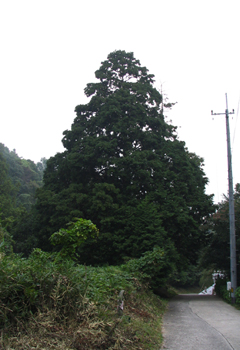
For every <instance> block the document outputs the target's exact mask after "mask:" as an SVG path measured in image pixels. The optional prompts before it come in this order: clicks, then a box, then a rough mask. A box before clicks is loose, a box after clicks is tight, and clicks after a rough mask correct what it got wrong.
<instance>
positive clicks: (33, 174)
mask: <svg viewBox="0 0 240 350" xmlns="http://www.w3.org/2000/svg"><path fill="white" fill-rule="evenodd" d="M0 153H1V154H2V156H3V157H4V159H5V161H6V164H7V168H8V177H9V179H10V180H11V183H12V184H13V185H14V188H15V192H14V194H13V196H12V197H13V198H14V200H16V205H17V206H23V207H24V208H25V209H26V210H28V211H29V210H30V209H31V206H32V205H33V204H34V203H35V192H36V189H37V188H39V187H41V186H42V178H43V171H44V167H46V160H45V158H42V159H41V162H39V163H38V165H36V164H35V163H34V162H33V161H31V160H30V159H28V160H26V159H22V158H20V157H19V156H18V155H17V153H16V151H15V150H14V151H9V149H8V148H7V147H5V146H4V145H3V144H2V143H0Z"/></svg>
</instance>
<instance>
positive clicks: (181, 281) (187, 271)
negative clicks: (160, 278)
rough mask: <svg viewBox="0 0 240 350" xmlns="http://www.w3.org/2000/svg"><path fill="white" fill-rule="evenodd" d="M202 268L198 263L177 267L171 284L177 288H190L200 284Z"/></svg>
mask: <svg viewBox="0 0 240 350" xmlns="http://www.w3.org/2000/svg"><path fill="white" fill-rule="evenodd" d="M200 275H201V273H200V270H199V267H198V266H196V265H191V264H189V265H188V266H186V267H185V268H184V269H182V270H179V269H176V270H175V271H174V273H173V274H172V275H171V279H170V284H171V285H172V286H174V287H176V288H189V287H193V286H198V284H199V279H200Z"/></svg>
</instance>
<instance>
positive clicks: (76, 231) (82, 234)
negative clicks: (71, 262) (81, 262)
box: [50, 219, 99, 258]
mask: <svg viewBox="0 0 240 350" xmlns="http://www.w3.org/2000/svg"><path fill="white" fill-rule="evenodd" d="M67 226H68V229H63V228H61V229H60V230H59V231H58V232H55V233H53V234H52V235H51V237H50V241H51V243H52V244H53V245H61V246H62V248H61V251H60V256H61V257H63V258H74V257H76V256H78V254H77V253H76V249H77V248H78V247H80V246H81V245H82V244H83V242H85V241H86V240H87V239H89V238H95V237H97V236H98V233H99V230H98V229H97V227H96V225H94V224H93V223H92V221H91V220H85V219H75V221H74V222H69V223H68V224H67Z"/></svg>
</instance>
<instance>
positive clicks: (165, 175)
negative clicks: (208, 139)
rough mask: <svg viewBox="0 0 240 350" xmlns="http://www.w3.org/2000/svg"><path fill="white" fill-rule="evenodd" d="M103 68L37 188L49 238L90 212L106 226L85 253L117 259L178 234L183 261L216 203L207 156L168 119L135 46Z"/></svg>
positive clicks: (192, 256)
mask: <svg viewBox="0 0 240 350" xmlns="http://www.w3.org/2000/svg"><path fill="white" fill-rule="evenodd" d="M95 75H96V78H97V79H98V82H95V83H90V84H88V85H87V87H86V89H85V94H86V95H87V96H88V97H89V98H90V101H89V103H87V104H85V105H78V106H77V107H76V110H75V111H76V114H77V116H76V118H75V120H74V122H73V124H72V127H71V130H66V131H64V133H63V135H64V137H63V140H62V142H63V145H64V147H65V151H64V152H63V153H58V154H56V156H55V157H52V158H50V159H49V160H48V162H47V168H46V170H45V174H44V186H43V188H42V189H40V190H39V191H38V202H37V209H38V213H39V219H40V222H41V229H40V232H39V233H40V236H39V239H40V242H41V245H42V247H44V248H45V249H46V248H47V245H48V243H47V238H48V237H49V235H50V233H53V232H54V231H57V230H58V229H59V228H60V227H63V226H64V225H65V224H66V223H67V222H69V221H71V220H72V218H73V217H83V218H86V219H91V220H92V221H93V222H94V224H96V225H97V227H98V228H99V229H100V236H99V239H98V241H97V242H88V243H86V244H85V245H84V246H83V248H82V251H81V256H82V259H83V260H84V261H88V262H102V263H104V262H109V263H115V262H119V261H121V260H122V259H123V258H124V256H128V257H138V256H140V255H141V254H142V253H143V252H144V251H146V250H150V249H152V248H153V246H154V245H160V246H163V247H164V246H168V245H170V244H173V245H174V246H175V251H176V254H175V258H177V259H178V261H179V262H180V261H182V262H183V261H185V263H189V261H191V262H195V261H196V258H197V253H198V250H199V247H200V245H201V241H202V240H203V239H204V237H202V236H201V234H200V231H199V229H198V228H199V225H200V224H201V222H202V221H203V218H204V217H206V216H207V215H208V214H209V213H211V212H212V211H213V206H212V197H211V196H207V195H206V194H205V185H206V183H207V179H206V177H205V175H204V172H203V169H202V166H203V160H202V159H201V158H199V157H197V156H196V155H195V154H191V153H189V152H188V150H187V149H186V148H185V144H184V142H181V141H179V140H178V139H177V134H176V128H175V127H174V126H172V125H170V124H168V123H166V121H165V119H164V115H163V114H162V96H161V94H160V93H159V92H158V91H157V90H156V89H155V88H154V86H153V83H154V80H153V78H154V76H153V75H151V74H149V73H148V70H147V69H146V68H145V67H142V66H141V64H140V62H139V61H138V60H137V59H135V58H134V56H133V53H126V52H125V51H115V52H112V53H110V54H109V56H108V59H107V60H106V61H104V62H102V65H101V67H100V69H99V70H97V71H96V72H95Z"/></svg>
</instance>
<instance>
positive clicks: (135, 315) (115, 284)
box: [0, 250, 167, 350]
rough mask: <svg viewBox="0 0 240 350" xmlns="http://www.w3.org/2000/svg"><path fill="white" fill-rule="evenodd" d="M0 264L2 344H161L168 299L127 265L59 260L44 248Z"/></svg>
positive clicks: (69, 348) (131, 349)
mask: <svg viewBox="0 0 240 350" xmlns="http://www.w3.org/2000/svg"><path fill="white" fill-rule="evenodd" d="M0 263H1V265H2V269H1V271H0V349H6V350H12V349H16V350H22V349H60V350H61V349H62V350H63V349H65V350H86V349H89V350H91V349H99V350H107V349H109V350H111V349H128V350H144V349H146V350H147V349H149V350H155V349H156V350H157V349H159V348H160V346H161V343H162V333H161V325H162V316H163V313H164V311H165V309H166V306H167V301H166V300H164V299H161V298H159V297H158V296H156V295H154V294H153V293H152V292H151V290H149V288H148V287H147V285H146V284H142V283H141V282H140V280H139V279H138V278H136V277H135V276H133V275H132V274H130V273H128V272H126V271H125V270H124V269H122V268H121V267H116V266H107V267H91V266H88V267H87V266H82V265H75V264H74V263H73V262H71V261H62V262H61V261H55V260H54V256H53V255H51V254H49V253H45V252H42V251H40V250H35V251H34V252H33V254H32V255H31V256H30V257H29V259H23V258H21V257H19V256H12V257H7V256H3V257H1V262H0ZM120 290H124V291H125V292H124V310H123V315H122V316H119V314H118V312H117V305H118V295H119V292H120Z"/></svg>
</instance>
